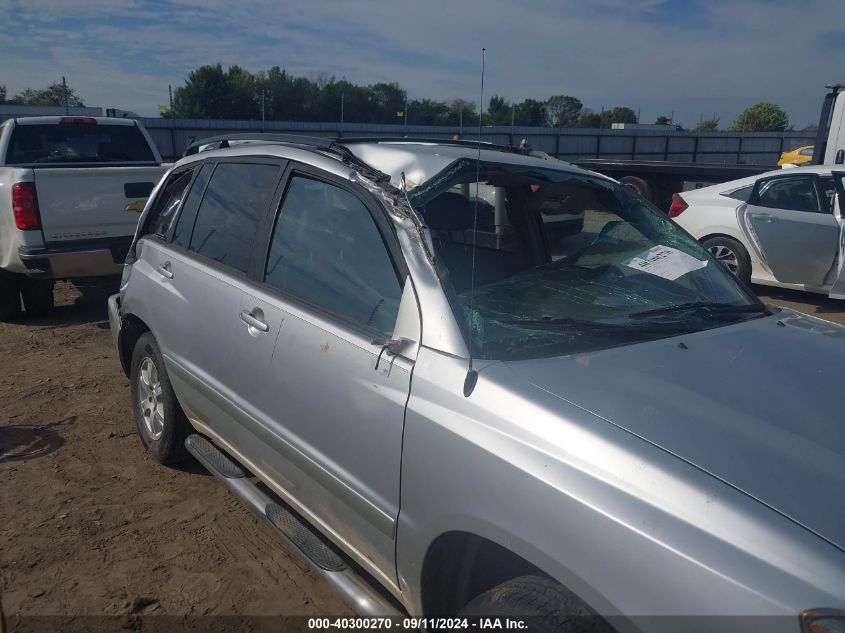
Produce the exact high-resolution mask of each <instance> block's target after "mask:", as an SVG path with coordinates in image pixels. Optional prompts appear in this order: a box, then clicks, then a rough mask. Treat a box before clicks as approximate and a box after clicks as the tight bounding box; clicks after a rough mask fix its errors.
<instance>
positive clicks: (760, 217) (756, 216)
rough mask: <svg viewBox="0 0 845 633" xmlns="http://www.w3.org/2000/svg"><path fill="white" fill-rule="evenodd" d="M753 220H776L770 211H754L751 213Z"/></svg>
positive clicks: (768, 221) (769, 221) (770, 221)
mask: <svg viewBox="0 0 845 633" xmlns="http://www.w3.org/2000/svg"><path fill="white" fill-rule="evenodd" d="M751 217H752V218H754V219H755V220H764V221H765V222H767V223H772V222H777V220H778V219H777V216H774V215H772V214H770V213H754V214H752V215H751Z"/></svg>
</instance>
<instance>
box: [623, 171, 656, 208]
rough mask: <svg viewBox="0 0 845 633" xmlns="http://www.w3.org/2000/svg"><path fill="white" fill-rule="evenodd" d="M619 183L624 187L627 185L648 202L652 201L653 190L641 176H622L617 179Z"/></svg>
mask: <svg viewBox="0 0 845 633" xmlns="http://www.w3.org/2000/svg"><path fill="white" fill-rule="evenodd" d="M619 184H620V185H622V186H624V187H628V189H631V190H632V191H634V192H636V193H638V194H639V195H640V196H641V197H643V198H645V199H646V200H648V201H649V202H654V198H653V195H654V192H653V191H652V190H651V185H650V184H648V182H646V181H645V180H643V179H642V178H637V177H636V176H623V177H622V178H620V179H619Z"/></svg>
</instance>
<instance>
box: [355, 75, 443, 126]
mask: <svg viewBox="0 0 845 633" xmlns="http://www.w3.org/2000/svg"><path fill="white" fill-rule="evenodd" d="M366 92H367V101H368V102H369V104H370V108H371V116H372V119H373V122H378V123H386V122H389V121H394V120H395V119H396V113H397V112H399V111H400V110H403V109H404V108H405V100H406V99H407V98H408V94H407V93H406V92H405V91H404V90H402V88H400V87H399V84H398V83H396V82H393V83H378V84H373V85H372V86H367V88H366ZM442 105H443V107H444V108H446V109H448V106H446V104H445V103H443V104H442ZM409 123H410V121H409ZM414 123H415V124H416V120H414Z"/></svg>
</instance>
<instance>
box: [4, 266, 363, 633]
mask: <svg viewBox="0 0 845 633" xmlns="http://www.w3.org/2000/svg"><path fill="white" fill-rule="evenodd" d="M108 294H109V289H102V288H99V289H97V288H95V289H91V291H90V292H86V293H85V294H81V293H80V291H79V290H78V289H77V288H75V287H74V286H72V285H70V284H66V283H63V284H60V285H59V286H57V308H56V311H55V314H54V315H53V316H51V317H49V318H47V319H42V320H39V321H34V322H29V323H0V591H2V594H0V596H2V598H1V599H2V609H3V613H4V616H5V625H6V629H7V630H8V631H15V630H17V629H16V623H17V626H19V627H23V628H26V627H24V626H23V625H25V624H26V623H27V619H28V617H31V616H41V615H65V616H67V615H78V616H84V615H98V616H102V615H126V614H144V615H146V614H152V615H159V614H171V615H179V616H186V615H187V616H193V615H221V614H222V615H225V614H230V615H244V614H246V615H259V616H265V615H278V614H285V615H291V614H296V615H304V616H307V615H322V616H325V615H328V614H331V615H350V614H351V612H350V611H349V610H348V609H347V608H346V607H345V606H344V605H343V603H342V602H341V601H340V600H339V599H338V598H337V596H336V595H335V594H334V592H333V590H332V589H331V588H330V587H329V586H328V585H327V584H326V583H325V582H323V581H322V580H321V579H320V578H319V577H317V576H316V575H315V574H313V573H312V572H311V571H310V570H308V569H307V568H306V567H305V566H304V565H303V564H301V563H300V562H299V561H298V559H297V558H296V557H295V555H294V554H291V553H288V551H287V550H286V549H285V546H284V545H281V541H279V539H278V538H277V537H276V536H275V535H274V534H273V532H272V531H271V530H270V528H268V527H267V526H265V525H264V524H262V523H260V522H259V521H257V520H256V519H255V518H253V516H252V515H251V514H250V513H249V512H248V511H247V510H246V509H244V508H243V507H242V506H241V505H240V504H239V503H238V502H237V501H235V499H234V497H232V496H231V495H230V494H229V493H228V492H226V490H225V489H224V488H223V487H222V486H221V485H220V484H218V483H216V482H215V480H214V478H213V477H212V476H210V475H209V474H208V473H206V472H205V471H204V470H203V469H202V468H201V467H200V466H198V465H196V464H195V463H194V464H189V465H187V466H186V467H184V468H181V469H171V468H166V467H163V466H160V465H159V464H157V463H155V462H153V461H152V460H151V459H150V458H148V457H147V455H146V454H145V452H144V451H143V449H142V447H141V443H140V440H139V439H138V437H137V435H136V434H135V432H134V426H133V422H132V417H131V414H130V409H129V382H128V380H127V379H126V378H125V377H124V375H123V373H122V371H121V370H120V367H119V363H118V360H117V354H116V351H115V350H114V349H113V346H112V340H111V335H110V333H109V327H108V316H107V312H106V307H105V300H106V298H107V296H108ZM20 616H25V617H24V619H23V620H21V619H20ZM31 623H32V621H30V624H31ZM30 628H31V627H30ZM136 628H137V627H136ZM98 630H109V627H105V628H99V629H98ZM145 630H146V629H145Z"/></svg>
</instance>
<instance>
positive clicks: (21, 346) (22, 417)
mask: <svg viewBox="0 0 845 633" xmlns="http://www.w3.org/2000/svg"><path fill="white" fill-rule="evenodd" d="M757 290H758V291H759V292H760V293H761V297H762V298H763V299H764V300H765V301H768V302H771V303H776V304H780V305H788V306H790V307H792V308H795V309H798V310H800V311H803V312H806V313H808V314H812V315H816V316H819V317H822V318H825V319H829V320H832V321H836V322H838V323H841V324H845V302H835V301H831V300H828V299H825V298H823V297H817V296H814V295H808V294H804V293H798V292H791V291H773V290H772V289H769V288H762V287H760V288H757ZM108 294H109V289H103V288H99V289H96V288H95V289H90V290H89V291H87V292H85V293H81V292H80V291H79V290H78V289H77V288H76V287H74V286H72V285H70V284H60V285H59V286H57V299H58V301H57V303H58V307H57V309H56V312H55V314H54V315H53V316H51V317H50V318H49V319H44V320H40V321H37V322H32V323H14V324H5V323H0V362H1V363H2V370H0V448H2V450H0V454H1V455H0V486H2V490H0V493H1V494H0V499H2V503H0V539H2V542H1V543H0V590H2V609H3V612H4V614H5V621H6V628H7V630H8V631H16V630H24V629H26V628H27V627H26V619H24V620H21V619H20V617H21V616H36V615H114V616H122V617H130V616H131V614H142V615H147V614H152V615H159V614H171V615H178V616H191V615H203V614H206V615H227V614H228V615H278V614H297V615H329V614H330V615H350V614H351V613H350V612H349V610H348V609H347V608H346V607H344V606H343V604H342V603H341V602H340V601H339V600H338V598H337V597H336V596H335V595H334V593H333V591H332V590H331V589H330V588H329V587H328V586H327V585H326V584H325V583H323V582H322V581H321V580H320V579H319V578H317V577H316V576H315V575H314V574H312V573H311V572H310V571H308V570H307V569H306V568H305V567H304V566H303V565H301V564H300V563H299V562H298V560H297V559H296V558H295V557H294V556H293V555H292V554H289V553H288V552H287V551H286V549H285V548H284V547H283V546H281V544H280V541H278V539H277V538H276V537H275V535H274V534H273V533H272V532H271V531H270V529H269V528H267V527H266V526H264V525H263V524H261V523H259V522H258V521H257V520H255V519H254V518H253V517H252V515H250V514H249V513H248V512H247V511H246V510H245V509H243V508H242V507H241V506H240V505H239V504H238V503H237V502H236V501H235V500H234V498H233V497H231V496H230V495H229V494H228V493H227V492H226V491H225V490H224V488H223V487H222V486H220V485H219V484H217V483H216V482H215V481H214V479H213V478H212V477H211V476H210V475H208V474H207V473H205V472H204V471H203V470H202V469H201V468H200V467H198V466H196V465H195V464H189V465H188V466H186V467H184V468H181V469H168V468H164V467H162V466H159V465H158V464H156V463H154V462H152V461H151V460H150V459H149V458H148V457H147V456H146V454H145V453H144V452H143V450H142V448H141V444H140V441H139V440H138V438H137V436H136V435H135V433H134V428H133V423H132V419H131V416H130V412H129V399H128V394H129V384H128V381H127V380H126V378H125V377H124V376H123V374H122V372H121V371H120V368H119V365H118V360H117V357H116V352H115V351H114V349H113V348H112V342H111V337H110V334H109V330H108V320H107V315H106V309H105V299H106V297H107V295H108ZM134 628H135V629H136V630H138V629H139V628H140V627H139V626H138V625H137V623H136V625H134ZM250 630H252V629H250Z"/></svg>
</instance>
